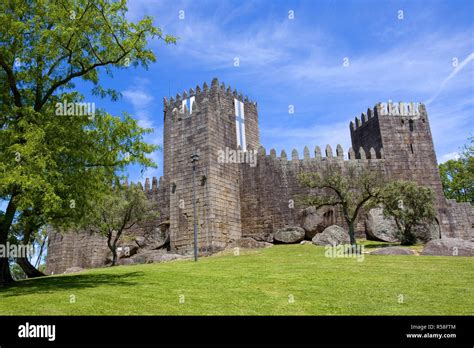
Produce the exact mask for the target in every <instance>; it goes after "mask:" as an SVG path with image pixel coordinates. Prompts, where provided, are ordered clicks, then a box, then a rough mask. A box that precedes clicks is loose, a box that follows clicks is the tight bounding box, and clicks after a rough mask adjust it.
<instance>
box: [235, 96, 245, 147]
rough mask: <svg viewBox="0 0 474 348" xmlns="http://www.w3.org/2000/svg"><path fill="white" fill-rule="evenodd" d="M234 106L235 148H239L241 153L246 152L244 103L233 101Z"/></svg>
mask: <svg viewBox="0 0 474 348" xmlns="http://www.w3.org/2000/svg"><path fill="white" fill-rule="evenodd" d="M234 105H235V131H236V136H237V146H240V147H241V149H242V150H243V151H247V142H246V140H245V115H244V103H242V102H241V101H239V100H237V99H234Z"/></svg>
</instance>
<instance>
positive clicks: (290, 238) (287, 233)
mask: <svg viewBox="0 0 474 348" xmlns="http://www.w3.org/2000/svg"><path fill="white" fill-rule="evenodd" d="M304 236H305V231H304V230H303V229H302V228H301V227H298V226H291V227H285V228H281V229H279V230H277V231H276V232H275V233H274V234H273V240H274V241H275V242H277V243H284V244H293V243H299V242H301V241H302V240H303V239H304Z"/></svg>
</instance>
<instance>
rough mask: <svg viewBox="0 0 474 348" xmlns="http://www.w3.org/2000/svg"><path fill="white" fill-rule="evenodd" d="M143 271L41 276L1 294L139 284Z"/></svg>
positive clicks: (7, 295)
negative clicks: (138, 280)
mask: <svg viewBox="0 0 474 348" xmlns="http://www.w3.org/2000/svg"><path fill="white" fill-rule="evenodd" d="M142 275H143V272H129V273H124V274H75V275H64V276H56V277H41V278H35V279H30V280H24V281H19V282H15V283H13V284H11V285H9V286H8V287H5V288H0V296H5V297H10V296H22V295H30V294H40V293H49V292H53V291H55V290H71V289H76V290H77V289H79V290H80V289H86V288H93V287H96V286H101V285H104V284H107V285H113V286H130V285H136V284H138V282H137V281H134V280H136V279H137V278H139V277H141V276H142Z"/></svg>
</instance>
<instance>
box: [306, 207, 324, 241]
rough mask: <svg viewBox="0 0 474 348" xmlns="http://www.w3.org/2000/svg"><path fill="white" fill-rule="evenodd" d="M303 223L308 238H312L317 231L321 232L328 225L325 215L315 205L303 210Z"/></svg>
mask: <svg viewBox="0 0 474 348" xmlns="http://www.w3.org/2000/svg"><path fill="white" fill-rule="evenodd" d="M301 225H302V227H303V229H304V230H305V233H306V238H307V239H312V238H313V237H314V236H315V235H316V234H317V233H321V232H323V231H324V229H325V228H326V227H327V226H326V225H325V223H324V216H323V214H322V213H320V212H318V211H317V210H316V208H315V207H309V208H306V209H304V210H303V211H302V212H301Z"/></svg>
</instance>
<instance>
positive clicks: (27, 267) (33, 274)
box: [16, 257, 45, 278]
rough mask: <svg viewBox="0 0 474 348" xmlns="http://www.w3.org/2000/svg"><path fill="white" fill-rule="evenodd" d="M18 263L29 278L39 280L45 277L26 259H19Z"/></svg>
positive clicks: (17, 259)
mask: <svg viewBox="0 0 474 348" xmlns="http://www.w3.org/2000/svg"><path fill="white" fill-rule="evenodd" d="M16 263H17V264H18V265H19V266H20V267H21V269H22V270H23V272H25V274H26V276H27V277H28V278H38V277H44V276H45V274H44V273H42V272H40V271H39V270H37V269H36V268H35V266H33V265H32V264H31V263H30V261H28V259H27V258H26V257H17V258H16Z"/></svg>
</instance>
